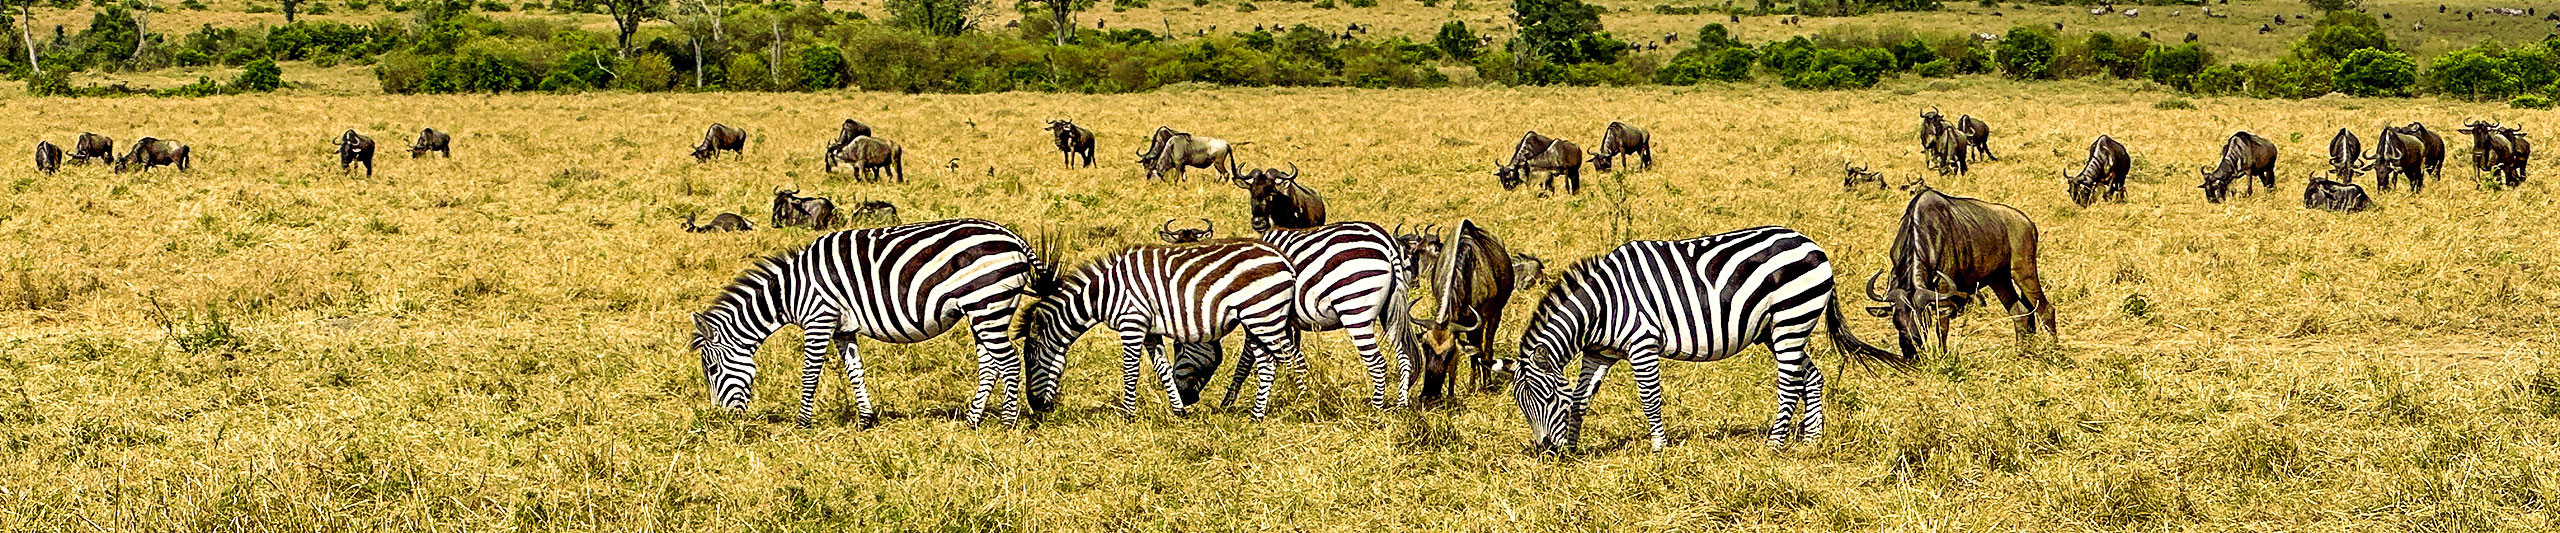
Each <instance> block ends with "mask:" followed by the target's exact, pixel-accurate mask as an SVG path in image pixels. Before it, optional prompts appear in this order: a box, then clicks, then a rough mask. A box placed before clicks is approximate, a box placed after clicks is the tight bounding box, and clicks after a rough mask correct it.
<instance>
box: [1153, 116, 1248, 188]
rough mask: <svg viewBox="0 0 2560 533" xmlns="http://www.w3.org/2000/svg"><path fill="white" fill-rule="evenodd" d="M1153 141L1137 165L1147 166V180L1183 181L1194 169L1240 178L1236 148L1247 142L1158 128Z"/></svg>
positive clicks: (1229, 177)
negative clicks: (1186, 173)
mask: <svg viewBox="0 0 2560 533" xmlns="http://www.w3.org/2000/svg"><path fill="white" fill-rule="evenodd" d="M1151 139H1152V142H1150V143H1148V145H1147V149H1146V150H1143V151H1140V152H1138V163H1139V164H1142V165H1145V166H1146V167H1147V179H1158V178H1164V177H1165V176H1166V175H1167V174H1168V173H1170V174H1171V175H1172V178H1171V179H1182V176H1183V174H1184V173H1185V172H1186V171H1187V170H1188V169H1193V168H1206V169H1210V170H1214V171H1217V173H1218V176H1219V177H1222V178H1227V179H1235V178H1236V177H1238V176H1239V175H1240V174H1238V172H1237V169H1236V159H1235V147H1236V146H1242V145H1244V144H1246V143H1232V144H1231V143H1228V142H1227V141H1226V140H1224V139H1217V138H1212V137H1202V136H1196V135H1192V134H1189V133H1183V132H1179V131H1174V130H1173V129H1172V128H1165V127H1157V128H1156V132H1155V135H1153V136H1152V137H1151Z"/></svg>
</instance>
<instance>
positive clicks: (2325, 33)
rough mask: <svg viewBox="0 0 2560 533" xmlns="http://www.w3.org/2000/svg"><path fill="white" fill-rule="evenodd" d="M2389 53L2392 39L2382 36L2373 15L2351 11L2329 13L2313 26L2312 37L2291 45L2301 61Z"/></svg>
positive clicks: (2379, 24) (2378, 24) (2380, 25)
mask: <svg viewBox="0 0 2560 533" xmlns="http://www.w3.org/2000/svg"><path fill="white" fill-rule="evenodd" d="M2368 48H2371V49H2376V50H2382V51H2385V52H2388V51H2392V50H2393V49H2392V47H2391V38H2390V36H2388V35H2384V34H2383V32H2382V24H2381V22H2380V21H2376V20H2374V19H2373V16H2372V15H2366V14H2363V13H2357V12H2354V11H2330V12H2329V13H2328V14H2326V15H2321V16H2320V21H2319V22H2317V23H2313V24H2312V27H2311V33H2310V34H2309V35H2304V36H2303V37H2302V41H2301V42H2298V43H2294V46H2293V54H2294V56H2295V57H2299V58H2304V59H2324V60H2330V61H2336V60H2342V59H2346V58H2347V56H2348V55H2350V54H2354V53H2355V51H2357V50H2363V49H2368Z"/></svg>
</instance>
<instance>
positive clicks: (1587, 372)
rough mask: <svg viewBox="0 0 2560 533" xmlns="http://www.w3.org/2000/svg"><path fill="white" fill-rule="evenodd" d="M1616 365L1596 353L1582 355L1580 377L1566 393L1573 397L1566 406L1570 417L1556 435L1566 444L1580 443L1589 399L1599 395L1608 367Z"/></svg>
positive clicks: (1589, 410) (1588, 412)
mask: <svg viewBox="0 0 2560 533" xmlns="http://www.w3.org/2000/svg"><path fill="white" fill-rule="evenodd" d="M1616 364H1617V361H1612V360H1610V359H1608V358H1606V357H1604V356H1602V355H1600V354H1599V353H1597V352H1585V353H1583V354H1582V377H1581V378H1578V379H1576V380H1575V381H1574V383H1573V389H1572V390H1569V391H1567V393H1569V394H1572V395H1573V397H1572V398H1570V399H1569V400H1570V404H1569V405H1567V406H1566V408H1567V409H1568V410H1569V413H1568V414H1569V415H1570V416H1567V417H1566V418H1565V424H1564V428H1563V430H1562V431H1561V432H1559V433H1558V434H1559V435H1561V436H1563V437H1564V442H1565V443H1566V444H1568V445H1572V444H1578V443H1580V442H1582V418H1583V417H1584V416H1585V415H1589V414H1591V398H1592V397H1593V396H1598V395H1599V394H1600V382H1601V381H1604V380H1607V379H1609V367H1610V366H1613V365H1616ZM1559 369H1561V368H1559Z"/></svg>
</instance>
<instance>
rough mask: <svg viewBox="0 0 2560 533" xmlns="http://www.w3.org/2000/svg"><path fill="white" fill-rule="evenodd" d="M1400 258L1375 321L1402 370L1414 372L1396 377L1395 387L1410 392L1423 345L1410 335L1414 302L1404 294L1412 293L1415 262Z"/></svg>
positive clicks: (1410, 257) (1409, 256)
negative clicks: (1378, 323)
mask: <svg viewBox="0 0 2560 533" xmlns="http://www.w3.org/2000/svg"><path fill="white" fill-rule="evenodd" d="M1390 237H1392V235H1390ZM1399 255H1401V257H1400V258H1398V259H1397V260H1396V263H1397V264H1396V267H1395V276H1394V278H1393V279H1391V280H1389V281H1388V282H1387V290H1386V292H1385V294H1384V295H1383V296H1384V297H1385V298H1386V299H1387V301H1386V305H1385V306H1383V307H1381V308H1380V311H1379V312H1378V321H1379V322H1383V323H1384V324H1381V325H1382V326H1384V327H1385V329H1386V334H1387V338H1386V340H1387V342H1391V343H1394V344H1395V346H1396V357H1399V358H1402V359H1401V360H1402V361H1405V363H1404V368H1408V369H1412V370H1413V374H1412V375H1406V376H1399V377H1400V378H1403V379H1404V380H1405V382H1404V383H1399V384H1397V386H1400V387H1406V388H1407V390H1410V389H1411V387H1413V381H1412V380H1413V378H1415V377H1417V376H1420V375H1421V371H1422V359H1421V354H1422V343H1421V342H1419V338H1418V337H1416V336H1415V335H1414V334H1413V319H1412V317H1413V298H1411V297H1408V296H1407V293H1410V292H1412V291H1413V278H1414V268H1413V267H1414V266H1415V265H1414V264H1413V263H1414V262H1415V261H1416V259H1414V256H1413V254H1409V253H1407V254H1399ZM1440 305H1448V304H1446V303H1443V304H1440Z"/></svg>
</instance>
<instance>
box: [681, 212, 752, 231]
mask: <svg viewBox="0 0 2560 533" xmlns="http://www.w3.org/2000/svg"><path fill="white" fill-rule="evenodd" d="M698 214H699V213H696V214H695V215H698ZM695 215H685V216H684V230H685V231H686V232H690V233H711V232H716V231H753V230H755V229H756V226H755V225H754V224H748V223H747V217H742V216H738V214H737V213H721V214H720V215H719V216H714V217H711V223H710V224H706V225H701V226H696V225H693V217H694V216H695Z"/></svg>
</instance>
